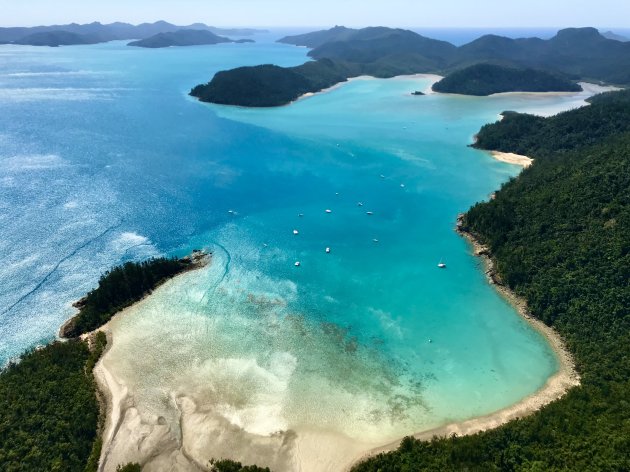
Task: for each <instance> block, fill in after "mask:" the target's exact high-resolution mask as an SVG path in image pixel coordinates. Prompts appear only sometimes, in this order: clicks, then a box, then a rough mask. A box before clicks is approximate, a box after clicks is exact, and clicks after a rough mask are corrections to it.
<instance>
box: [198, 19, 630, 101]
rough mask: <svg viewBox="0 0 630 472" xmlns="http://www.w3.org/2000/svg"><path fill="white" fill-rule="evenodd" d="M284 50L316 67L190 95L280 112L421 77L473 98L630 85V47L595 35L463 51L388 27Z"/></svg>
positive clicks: (251, 71) (272, 69) (226, 77)
mask: <svg viewBox="0 0 630 472" xmlns="http://www.w3.org/2000/svg"><path fill="white" fill-rule="evenodd" d="M280 42H283V43H287V44H295V45H299V46H307V47H313V48H314V49H312V50H311V51H310V52H309V56H311V57H312V58H313V59H314V61H313V62H307V63H306V64H303V65H302V66H297V67H287V68H284V67H278V66H271V65H264V66H255V67H240V68H238V69H233V70H229V71H222V72H219V73H218V74H216V75H215V77H214V78H213V79H212V80H211V81H210V82H208V83H207V84H202V85H198V86H196V87H194V88H193V89H192V90H191V93H190V94H191V95H192V96H194V97H197V98H199V99H200V100H201V101H204V102H212V103H218V104H225V105H239V106H251V107H256V106H265V107H269V106H280V105H286V104H288V103H290V102H292V101H294V100H295V99H297V98H298V97H300V96H301V95H303V94H305V93H314V92H318V91H321V90H323V89H325V88H327V87H330V86H332V85H335V84H337V83H340V82H343V81H346V80H348V79H349V78H352V77H357V76H360V75H369V76H373V77H380V78H389V77H394V76H397V75H404V74H416V73H434V74H441V75H448V74H451V73H452V74H453V75H452V76H450V77H448V78H447V79H445V82H444V83H443V84H441V85H439V86H438V89H436V90H439V89H441V90H443V91H452V92H451V93H464V94H473V95H488V94H491V93H497V92H508V91H537V92H544V91H578V90H579V85H576V83H575V82H576V81H578V80H582V79H590V80H593V79H595V80H599V81H603V82H607V83H611V84H630V43H624V42H620V41H616V40H612V39H607V38H605V37H604V36H602V35H601V34H600V33H599V32H598V31H597V30H596V29H595V28H568V29H564V30H561V31H559V32H558V33H557V34H556V36H554V37H553V38H551V39H549V40H542V39H539V38H527V39H510V38H504V37H500V36H495V35H486V36H483V37H481V38H479V39H477V40H475V41H472V42H471V43H468V44H465V45H463V46H461V47H456V46H454V45H452V44H450V43H448V42H445V41H438V40H435V39H430V38H425V37H424V36H421V35H419V34H417V33H414V32H412V31H408V30H402V29H391V28H383V27H373V28H364V29H360V30H354V29H350V28H344V27H335V28H332V29H330V30H327V31H317V32H314V33H307V34H304V35H298V36H290V37H285V38H282V39H281V40H280ZM594 57H596V58H597V59H596V60H594V59H593V58H594ZM471 65H472V67H470V66H471Z"/></svg>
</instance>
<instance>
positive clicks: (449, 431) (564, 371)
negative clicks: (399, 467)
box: [347, 224, 580, 470]
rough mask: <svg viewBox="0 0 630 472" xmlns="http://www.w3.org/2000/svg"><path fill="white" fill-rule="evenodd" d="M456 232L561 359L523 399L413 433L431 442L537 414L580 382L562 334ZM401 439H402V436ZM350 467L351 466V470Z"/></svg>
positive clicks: (482, 250) (479, 248) (485, 252)
mask: <svg viewBox="0 0 630 472" xmlns="http://www.w3.org/2000/svg"><path fill="white" fill-rule="evenodd" d="M457 232H458V233H459V234H460V235H462V236H463V237H464V238H466V240H467V241H468V242H469V243H470V245H471V248H472V250H473V253H474V255H475V256H476V257H480V258H481V259H482V260H483V263H484V268H485V273H486V275H487V278H488V283H490V284H491V285H493V286H494V287H495V289H496V290H497V291H498V292H499V293H500V294H501V295H502V296H503V297H505V298H506V299H507V300H508V301H509V302H510V303H511V304H512V305H513V306H514V307H515V308H516V310H517V312H518V314H519V315H520V316H521V317H522V318H523V319H525V320H526V321H527V322H528V323H529V324H530V325H531V326H532V327H533V328H534V329H535V330H536V331H538V332H539V333H540V334H542V335H543V336H544V337H545V339H546V340H547V342H548V343H549V345H550V346H551V347H552V349H553V351H554V353H555V355H556V358H557V360H558V371H557V372H556V373H555V374H554V375H552V376H551V377H549V379H547V382H546V383H545V385H544V386H543V387H542V388H541V389H540V390H538V391H537V392H534V393H533V394H531V395H529V396H527V397H525V398H524V399H523V400H521V401H520V402H518V403H516V404H514V405H512V406H509V407H507V408H503V409H501V410H499V411H496V412H494V413H491V414H489V415H485V416H480V417H477V418H472V419H470V420H467V421H463V422H458V423H452V424H448V425H445V426H440V427H438V428H434V429H431V430H428V431H421V432H418V433H416V434H413V437H415V438H416V439H419V440H422V441H429V440H431V439H432V438H434V437H449V436H452V435H457V436H466V435H470V434H476V433H479V432H482V431H486V430H489V429H493V428H498V427H499V426H501V425H503V424H505V423H507V422H509V421H512V420H515V419H517V418H523V417H526V416H529V415H531V414H534V413H535V412H536V411H538V410H540V409H541V408H542V407H544V406H545V405H548V404H549V403H551V402H553V401H556V400H558V399H560V398H562V397H563V396H564V395H565V394H566V393H567V392H568V391H569V390H570V389H571V388H573V387H577V386H578V385H580V376H579V374H578V373H577V371H576V370H575V362H574V361H573V356H572V355H571V353H570V352H569V351H568V350H567V348H566V346H565V344H564V341H563V340H562V338H561V337H560V335H559V334H558V333H557V332H556V331H555V330H554V329H553V328H551V327H549V326H547V325H546V324H545V323H543V322H542V321H540V320H538V319H536V318H534V317H532V316H531V315H530V313H529V310H528V308H527V303H526V302H525V300H524V299H522V298H520V297H518V296H517V295H516V294H515V293H514V292H512V291H511V290H510V289H509V288H507V287H505V286H504V285H501V284H499V283H497V280H496V277H495V275H494V274H495V269H494V263H493V261H492V259H491V257H490V252H489V249H488V248H487V247H485V246H483V245H482V244H480V243H479V242H478V241H477V240H476V239H475V238H474V236H473V235H472V234H470V233H468V232H466V231H463V230H462V229H461V228H460V226H459V224H458V227H457ZM401 439H402V438H401ZM399 444H400V441H395V442H393V443H390V444H387V445H385V446H383V447H377V448H375V449H372V450H371V451H369V452H368V453H367V454H363V455H362V456H361V457H359V458H358V459H357V460H356V461H355V462H354V463H357V462H360V461H362V460H365V459H367V458H369V457H371V456H374V455H377V454H380V453H384V452H390V451H394V450H396V449H397V448H398V446H399ZM350 468H351V467H348V469H347V470H349V469H350Z"/></svg>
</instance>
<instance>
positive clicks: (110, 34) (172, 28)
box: [0, 21, 264, 47]
mask: <svg viewBox="0 0 630 472" xmlns="http://www.w3.org/2000/svg"><path fill="white" fill-rule="evenodd" d="M181 30H194V31H207V32H211V33H213V34H215V35H230V36H251V35H253V34H256V33H262V32H264V30H256V29H252V28H230V29H226V28H215V27H214V26H208V25H205V24H203V23H194V24H192V25H187V26H177V25H174V24H172V23H168V22H166V21H156V22H155V23H142V24H139V25H131V24H129V23H121V22H116V23H110V24H102V23H99V22H94V23H89V24H84V25H80V24H77V23H71V24H68V25H52V26H33V27H10V28H0V44H1V43H11V44H22V45H29V46H51V47H57V46H71V45H80V44H96V43H104V42H108V41H115V40H123V39H127V40H131V39H134V40H142V39H146V38H149V37H151V36H155V35H157V34H160V33H175V32H178V31H181Z"/></svg>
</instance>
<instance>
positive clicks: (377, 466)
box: [354, 92, 630, 472]
mask: <svg viewBox="0 0 630 472" xmlns="http://www.w3.org/2000/svg"><path fill="white" fill-rule="evenodd" d="M596 105H599V106H600V108H598V107H597V106H596ZM619 106H620V107H625V108H630V104H629V103H628V100H627V92H621V93H615V94H607V95H603V96H600V97H597V98H596V99H595V100H593V105H591V107H587V108H585V109H580V110H575V111H571V112H567V113H563V114H561V115H558V116H557V117H552V118H547V119H541V121H540V123H539V126H540V124H541V123H545V124H543V126H548V127H549V129H548V130H547V131H546V132H547V133H551V131H550V130H552V129H553V130H555V132H556V133H557V134H550V136H556V137H557V138H558V141H556V140H554V139H549V140H542V139H541V141H540V142H539V143H538V145H537V146H536V147H535V148H531V151H532V152H530V155H531V156H532V157H534V158H535V162H534V165H532V166H531V167H530V168H528V169H526V170H524V171H523V172H522V173H521V175H519V176H518V177H517V178H515V179H513V180H511V181H510V182H508V183H507V184H505V185H504V186H503V187H502V188H501V190H500V191H499V192H497V194H496V198H495V199H494V200H492V201H490V202H486V203H478V204H477V205H475V206H474V207H473V208H472V209H471V210H470V211H469V212H468V213H467V214H466V216H465V218H464V225H465V229H466V230H467V231H470V232H471V233H472V234H474V235H476V237H477V238H478V239H479V240H481V241H482V242H483V243H485V244H488V245H489V246H490V248H491V250H492V254H493V258H494V260H495V264H496V267H497V269H498V271H499V273H500V275H501V277H502V279H503V281H504V282H505V283H506V284H507V285H508V286H509V287H510V288H511V289H512V290H514V291H515V292H516V293H518V294H519V295H521V296H523V297H525V298H526V299H527V301H528V304H529V307H530V309H531V312H532V314H533V315H534V316H536V317H537V318H539V319H541V320H543V321H544V322H545V323H547V324H548V325H550V326H553V327H554V328H555V329H556V330H557V331H559V332H560V334H561V335H562V336H563V337H564V338H565V340H566V343H567V346H568V348H569V350H570V351H571V352H572V353H573V355H574V356H575V360H576V363H577V367H578V369H579V371H580V373H581V375H582V385H581V386H580V387H577V388H575V389H573V390H571V391H570V392H569V393H568V394H567V395H566V396H565V397H564V398H562V399H561V400H559V401H556V402H554V403H552V404H550V405H548V406H546V407H545V408H543V409H542V410H541V411H539V412H537V413H536V414H534V415H532V416H529V417H527V418H523V419H520V420H517V421H513V422H510V423H508V424H506V425H504V426H502V427H500V428H498V429H495V430H491V431H487V432H484V433H480V434H476V435H473V436H467V437H459V438H457V437H456V438H441V439H439V438H436V439H434V440H433V441H431V442H421V441H417V440H415V439H412V438H406V439H405V440H404V441H403V442H402V443H401V445H400V447H399V448H398V450H397V451H395V452H392V453H388V454H381V455H379V456H377V457H375V458H372V459H369V460H368V461H366V462H364V463H362V464H359V465H357V466H356V467H355V468H354V470H355V471H356V472H365V471H377V470H380V471H385V470H392V471H394V470H396V471H399V470H400V471H404V470H418V471H420V470H484V471H485V470H504V471H543V470H544V471H547V470H558V471H559V470H589V471H597V470H600V471H604V470H609V471H613V470H630V455H628V451H629V450H630V402H629V401H628V399H629V398H630V232H628V228H629V227H630V132H628V131H626V124H625V123H617V125H618V126H619V127H618V130H617V131H613V129H614V126H613V125H614V124H615V123H614V121H615V120H617V119H619V116H620V115H618V114H616V113H617V107H619ZM585 110H589V112H585ZM597 113H598V114H599V116H600V120H603V121H604V122H608V121H610V123H608V124H606V125H605V126H602V127H601V130H606V133H602V134H601V135H598V138H597V139H593V135H592V133H591V132H590V129H589V128H590V126H591V125H592V124H593V121H592V120H593V119H594V116H595V115H592V114H597ZM569 125H570V126H571V129H572V130H573V134H574V135H575V136H576V137H577V138H578V140H579V144H578V145H576V146H571V147H567V146H566V142H563V141H562V140H561V139H560V137H561V134H562V132H563V130H566V129H567V128H566V126H569ZM495 126H501V125H500V124H498V125H495ZM536 128H537V127H534V128H533V129H534V130H535V129H536ZM509 129H510V133H511V134H510V135H509V136H508V134H507V133H506V134H505V136H504V139H505V142H506V147H505V150H506V151H511V152H521V151H522V149H521V148H519V147H509V145H508V144H507V143H508V137H511V141H509V142H512V143H516V144H518V143H519V142H521V141H522V140H524V141H527V140H529V137H528V136H527V135H526V133H530V132H531V131H532V128H530V127H524V128H518V127H512V128H509ZM522 133H523V134H522ZM482 134H483V133H482ZM600 138H601V139H600ZM593 140H594V141H597V144H592V141H593Z"/></svg>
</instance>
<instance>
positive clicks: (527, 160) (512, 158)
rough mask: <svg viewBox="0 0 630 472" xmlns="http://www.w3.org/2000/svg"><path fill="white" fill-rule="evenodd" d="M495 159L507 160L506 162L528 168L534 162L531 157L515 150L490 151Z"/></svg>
mask: <svg viewBox="0 0 630 472" xmlns="http://www.w3.org/2000/svg"><path fill="white" fill-rule="evenodd" d="M488 152H489V153H490V155H491V156H492V158H493V159H496V160H497V161H499V162H505V163H506V164H514V165H517V166H521V167H523V168H524V169H527V168H528V167H529V166H531V165H532V164H533V163H534V159H532V158H531V157H527V156H523V155H521V154H515V153H513V152H501V151H488Z"/></svg>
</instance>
